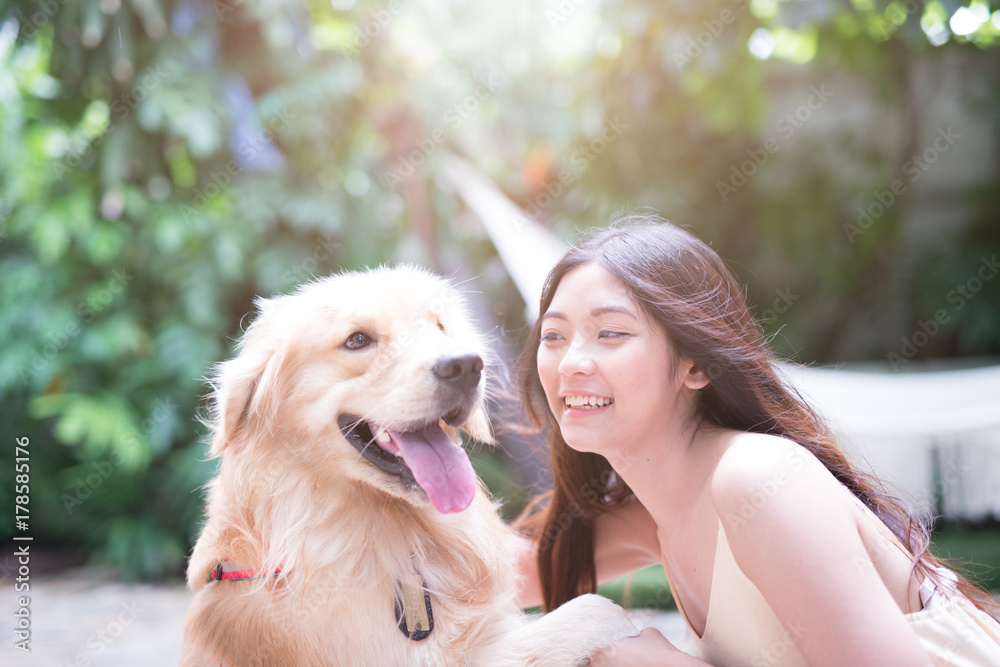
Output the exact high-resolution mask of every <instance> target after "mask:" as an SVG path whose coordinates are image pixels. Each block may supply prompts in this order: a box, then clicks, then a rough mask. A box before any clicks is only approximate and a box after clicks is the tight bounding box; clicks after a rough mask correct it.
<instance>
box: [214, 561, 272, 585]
mask: <svg viewBox="0 0 1000 667" xmlns="http://www.w3.org/2000/svg"><path fill="white" fill-rule="evenodd" d="M281 567H282V566H281V565H279V566H278V567H276V568H274V572H267V571H265V570H264V569H263V568H257V569H252V568H245V567H243V566H241V565H239V564H238V563H234V562H233V561H231V560H224V561H222V562H220V563H216V565H215V567H213V568H212V571H211V572H209V573H208V580H209V581H243V580H245V579H261V578H263V577H270V576H273V575H276V574H280V573H281Z"/></svg>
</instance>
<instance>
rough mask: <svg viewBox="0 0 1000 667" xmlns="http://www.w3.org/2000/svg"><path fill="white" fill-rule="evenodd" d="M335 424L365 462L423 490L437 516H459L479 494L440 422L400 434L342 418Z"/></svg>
mask: <svg viewBox="0 0 1000 667" xmlns="http://www.w3.org/2000/svg"><path fill="white" fill-rule="evenodd" d="M337 425H338V426H339V427H340V431H341V433H343V434H344V437H345V438H347V441H348V442H349V443H351V445H352V446H353V447H354V448H355V449H357V450H358V452H360V453H361V456H362V457H363V458H364V459H365V460H366V461H368V462H369V463H371V464H372V465H374V466H375V467H377V468H379V469H380V470H384V471H385V472H387V473H389V474H390V475H395V476H397V477H399V478H400V480H401V481H402V482H403V483H404V484H410V485H414V486H419V487H420V488H421V489H423V491H424V493H426V494H427V497H428V498H429V499H430V501H431V503H432V504H433V505H434V507H435V508H437V510H438V511H439V512H441V513H443V514H448V513H450V512H461V511H462V510H464V509H465V508H466V507H468V506H469V505H470V504H471V503H472V499H473V497H474V496H475V495H476V474H475V472H474V471H473V470H472V464H471V463H470V462H469V457H468V456H467V455H466V453H465V450H464V449H462V447H460V446H459V445H458V444H457V443H455V442H453V441H452V439H451V438H449V437H448V434H447V433H445V432H444V429H443V428H441V425H440V422H439V421H437V420H435V421H433V422H430V423H428V424H425V425H423V426H420V427H417V428H414V429H412V430H405V431H396V430H392V429H383V428H380V427H378V426H376V425H374V424H372V423H371V422H367V421H364V420H363V419H361V418H360V417H357V416H354V415H340V417H338V418H337Z"/></svg>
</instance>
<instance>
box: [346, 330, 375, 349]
mask: <svg viewBox="0 0 1000 667" xmlns="http://www.w3.org/2000/svg"><path fill="white" fill-rule="evenodd" d="M371 344H372V339H371V336H369V335H368V334H366V333H365V332H363V331H355V332H354V333H352V334H351V335H350V336H348V337H347V340H345V341H344V347H346V348H347V349H348V350H360V349H361V348H363V347H368V346H369V345H371Z"/></svg>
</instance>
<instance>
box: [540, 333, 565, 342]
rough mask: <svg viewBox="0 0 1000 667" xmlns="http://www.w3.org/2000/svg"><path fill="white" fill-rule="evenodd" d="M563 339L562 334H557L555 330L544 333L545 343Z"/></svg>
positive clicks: (543, 340) (543, 339)
mask: <svg viewBox="0 0 1000 667" xmlns="http://www.w3.org/2000/svg"><path fill="white" fill-rule="evenodd" d="M558 340H562V336H560V335H559V334H557V333H556V332H555V331H548V332H546V333H543V334H542V342H543V343H554V342H555V341H558Z"/></svg>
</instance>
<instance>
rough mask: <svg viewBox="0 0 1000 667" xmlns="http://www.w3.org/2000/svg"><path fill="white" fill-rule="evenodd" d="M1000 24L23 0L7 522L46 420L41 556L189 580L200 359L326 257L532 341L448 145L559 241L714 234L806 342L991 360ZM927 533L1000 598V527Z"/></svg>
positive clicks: (891, 355) (763, 303)
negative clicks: (429, 273)
mask: <svg viewBox="0 0 1000 667" xmlns="http://www.w3.org/2000/svg"><path fill="white" fill-rule="evenodd" d="M998 38H1000V4H998V3H996V2H984V1H982V0H975V1H974V2H971V3H962V2H957V1H954V0H949V1H940V0H931V1H928V2H921V1H917V0H906V1H901V0H893V1H892V2H885V1H884V0H751V1H750V2H745V1H744V0H724V1H721V2H714V1H711V2H707V1H702V0H670V1H669V2H662V1H660V0H616V1H613V2H612V1H608V0H603V1H602V0H561V1H557V0H542V2H528V1H525V0H513V1H506V2H490V3H473V2H446V1H443V0H371V1H369V0H357V1H356V0H13V1H11V0H3V1H0V432H2V434H3V438H4V445H3V447H2V448H0V451H2V454H0V458H2V459H3V461H4V464H3V467H2V469H0V507H2V508H4V509H5V511H7V516H8V517H13V516H14V509H13V508H14V467H13V450H14V439H15V437H28V438H30V442H31V444H30V448H31V522H30V533H31V534H32V535H33V536H34V539H35V542H34V554H35V560H34V561H33V567H35V568H37V569H36V572H39V571H41V572H44V571H46V570H53V569H58V568H61V567H66V566H71V565H78V564H81V563H92V564H99V565H101V566H104V567H108V568H111V569H112V571H113V572H115V573H116V576H118V577H122V578H126V579H144V580H160V579H176V578H179V577H180V576H181V574H182V572H183V568H184V564H185V559H186V556H187V554H188V553H189V551H190V548H191V546H192V544H193V540H194V538H195V536H196V534H197V530H198V527H199V525H200V520H201V510H202V495H201V490H200V489H201V486H202V485H203V484H204V483H205V482H206V481H207V480H208V479H209V478H210V477H211V475H212V473H213V470H214V464H213V463H212V462H209V461H206V460H205V443H204V441H203V434H204V429H203V427H202V426H200V425H199V424H198V422H197V421H196V419H195V416H196V415H197V414H198V412H199V410H200V409H202V406H203V396H204V394H205V393H206V392H207V385H206V384H205V380H204V378H205V376H206V374H207V373H208V372H209V370H210V368H211V366H212V364H213V363H216V362H218V361H220V360H223V359H225V358H227V357H228V356H229V355H230V354H231V352H232V349H233V344H234V341H235V339H236V338H237V337H238V336H239V334H240V332H241V330H242V329H243V328H244V327H245V325H246V322H247V319H246V317H247V315H248V313H250V312H251V310H252V307H251V304H252V299H253V297H254V296H255V295H264V296H268V295H273V294H278V293H282V292H287V291H289V290H291V289H293V288H294V287H295V286H296V285H298V284H300V283H302V282H304V281H306V280H308V279H310V278H311V277H313V276H320V275H325V274H328V273H331V272H335V271H338V270H340V269H342V268H348V269H353V268H360V267H363V266H371V265H376V264H380V263H383V262H400V261H409V262H416V263H419V264H421V265H425V266H428V267H430V268H432V269H434V270H436V271H439V272H441V273H444V274H447V275H453V276H455V277H456V278H457V279H459V280H463V281H468V283H467V284H468V285H469V286H470V289H472V290H474V291H475V292H476V294H475V295H474V301H475V302H476V308H477V311H478V317H479V318H480V320H481V321H482V324H483V326H484V327H485V328H486V329H487V330H489V331H491V332H492V337H493V339H494V342H495V344H496V345H497V346H498V348H499V349H500V350H501V351H502V352H503V354H504V356H505V357H507V358H508V359H509V358H511V357H512V356H513V355H515V354H516V352H517V350H518V349H519V348H520V345H521V343H522V341H523V338H524V336H525V334H526V330H525V322H526V315H525V312H526V311H525V308H526V304H525V303H524V301H523V299H522V297H521V296H520V295H519V293H518V291H517V289H516V288H515V286H514V283H513V282H512V281H511V278H510V275H509V273H508V271H507V269H506V267H505V266H504V264H503V263H502V262H501V261H500V259H499V258H498V255H497V252H496V250H495V248H494V245H493V243H492V241H491V239H490V238H489V236H488V235H487V234H486V232H485V230H484V227H483V225H482V223H481V221H480V220H479V219H478V217H477V216H476V215H475V213H474V212H473V211H472V210H470V209H469V208H468V206H467V205H466V203H465V202H463V201H462V199H461V198H460V197H459V196H458V194H457V192H456V185H455V182H454V179H453V178H451V177H449V176H448V172H447V169H445V166H446V164H447V163H448V160H449V159H450V157H451V156H460V157H462V158H463V159H464V160H466V161H467V162H468V163H469V164H470V165H472V166H473V167H474V168H475V169H476V170H477V171H478V172H479V173H480V174H481V175H482V176H484V177H486V178H488V179H490V180H491V181H492V182H494V183H495V184H496V185H497V186H498V187H499V188H500V189H501V190H502V191H503V192H504V193H505V194H506V196H507V197H509V198H510V199H511V200H513V201H514V202H515V203H516V204H517V205H518V206H520V207H521V208H522V209H523V211H524V212H525V215H526V216H527V217H528V218H530V219H532V220H534V221H536V222H538V223H539V224H541V225H543V226H545V227H547V228H548V229H550V230H551V231H552V232H553V233H554V234H555V235H557V236H558V237H559V238H562V239H567V240H572V239H573V238H575V237H577V236H578V235H579V234H580V230H585V229H588V228H592V227H595V226H601V225H605V224H607V222H608V220H609V219H610V218H611V217H612V216H613V215H615V214H617V213H620V212H622V211H630V210H633V209H635V208H637V207H650V208H652V209H655V210H658V211H660V212H661V213H662V214H663V215H664V216H665V217H668V218H670V219H672V220H674V221H676V222H678V223H681V224H683V225H686V226H688V227H690V228H691V229H693V230H694V231H695V232H696V233H697V234H698V235H699V236H700V237H701V238H703V239H705V240H706V241H709V242H710V243H711V244H712V246H713V247H714V248H715V249H716V250H717V251H718V252H719V253H720V255H721V256H722V257H723V258H724V259H726V260H727V262H728V263H729V265H730V266H731V268H732V269H733V270H734V272H735V273H736V274H737V275H738V277H739V278H740V279H741V281H743V282H744V283H745V284H746V285H747V294H748V298H749V300H750V302H751V303H752V304H754V308H755V312H756V313H757V315H758V317H760V318H761V321H762V324H763V326H764V328H765V330H766V332H767V333H768V334H769V335H770V336H772V342H773V345H774V347H775V349H776V351H777V352H778V353H779V354H780V355H781V356H783V357H785V358H788V359H792V360H795V361H798V362H801V363H806V364H819V365H827V364H838V363H842V362H856V363H867V364H869V365H872V366H877V367H880V368H883V369H884V370H886V371H892V370H912V369H914V368H921V367H923V366H922V365H925V364H929V363H931V362H933V363H934V364H938V365H943V366H945V367H962V366H969V365H983V364H990V363H997V361H998V359H997V355H1000V278H995V275H996V273H997V271H998V269H997V267H996V262H995V259H993V260H991V258H994V257H995V254H996V253H998V252H1000V173H998V172H1000V150H998V148H1000V50H998V48H997V43H998ZM991 261H992V262H993V263H992V264H991V263H990V262H991ZM990 267H992V268H990ZM984 272H985V273H984ZM991 272H992V273H991ZM977 275H979V276H980V278H981V280H980V281H979V282H978V283H976V284H978V287H979V288H978V289H975V290H972V289H971V287H972V286H973V284H972V283H970V282H969V281H970V279H971V278H974V277H975V276H977ZM984 276H988V277H984ZM963 289H965V292H963V291H962V290H963ZM942 310H943V311H944V312H945V313H946V315H947V319H946V321H940V322H939V324H940V326H939V328H938V329H935V332H934V334H933V335H929V336H926V337H923V338H921V337H915V334H916V332H918V331H919V330H920V329H919V326H920V323H921V322H928V321H929V318H935V313H937V312H938V311H942ZM904 367H905V368H904ZM504 444H505V445H506V447H505V448H502V449H501V450H498V451H495V452H490V451H485V450H482V451H477V452H476V454H475V461H476V466H477V469H478V470H479V472H480V473H481V474H482V475H483V476H484V477H485V478H486V479H487V480H488V481H489V482H490V484H491V486H492V487H493V488H494V489H495V490H496V491H497V493H498V494H499V495H500V496H502V497H503V498H504V499H505V502H506V505H505V509H504V511H505V514H506V515H507V516H513V515H515V514H516V513H517V511H518V510H519V508H520V507H521V506H522V504H523V503H524V501H525V499H526V496H527V494H528V490H529V489H530V488H531V485H532V484H534V483H535V482H536V481H537V480H538V479H539V477H544V474H543V473H541V472H539V469H538V468H537V459H531V458H530V457H528V456H527V454H526V453H525V452H526V451H527V450H526V447H525V443H524V442H523V441H520V440H517V439H516V438H513V437H508V438H505V440H504ZM533 462H534V463H533ZM997 478H998V479H1000V471H997ZM15 533H17V530H16V529H15V524H14V522H13V521H12V520H4V521H2V522H0V536H2V537H3V538H4V540H5V542H7V543H10V542H9V538H10V537H12V536H13V535H14V534H15ZM938 538H939V545H943V546H939V547H938V548H940V549H943V550H944V551H943V553H946V554H950V555H953V556H959V557H962V558H971V559H973V560H975V561H977V562H979V563H985V564H986V565H984V566H980V567H977V568H975V570H974V571H975V573H976V576H978V577H979V578H980V580H981V581H983V582H984V583H986V584H987V585H994V586H1000V584H998V583H997V578H996V577H995V572H994V570H993V569H992V568H991V567H988V565H989V564H990V563H993V564H998V563H1000V532H998V531H997V529H996V517H981V518H980V520H978V521H977V522H976V524H975V525H971V524H970V523H969V522H968V521H965V522H957V521H952V522H949V521H945V520H942V521H940V522H939V525H938ZM647 600H648V601H649V602H651V603H656V602H657V600H659V601H663V596H662V595H650V596H648V597H647ZM665 603H666V604H669V602H665Z"/></svg>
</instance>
